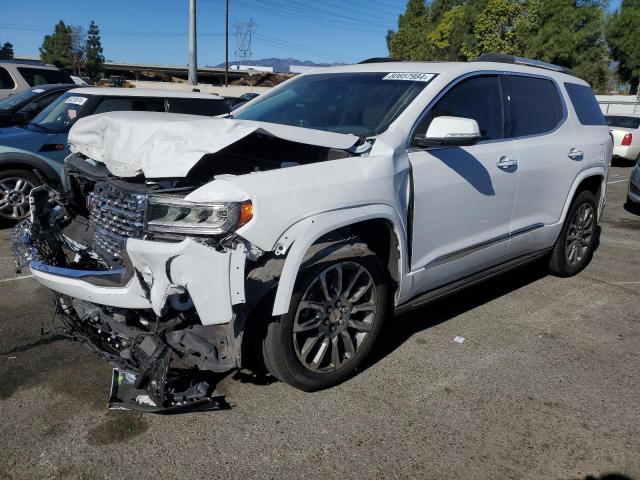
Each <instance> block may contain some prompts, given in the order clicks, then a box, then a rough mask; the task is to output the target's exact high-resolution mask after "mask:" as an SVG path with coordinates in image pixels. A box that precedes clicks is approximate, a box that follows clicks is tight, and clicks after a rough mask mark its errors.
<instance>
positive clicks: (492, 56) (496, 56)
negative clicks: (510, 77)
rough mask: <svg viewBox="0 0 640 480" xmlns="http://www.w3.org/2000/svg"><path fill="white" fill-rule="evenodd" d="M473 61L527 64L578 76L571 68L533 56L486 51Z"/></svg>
mask: <svg viewBox="0 0 640 480" xmlns="http://www.w3.org/2000/svg"><path fill="white" fill-rule="evenodd" d="M471 62H496V63H510V64H515V65H525V66H527V67H536V68H544V69H545V70H553V71H554V72H560V73H566V74H567V75H572V76H574V77H575V76H577V75H576V74H575V73H574V72H573V71H572V70H571V69H569V68H567V67H561V66H560V65H554V64H553V63H548V62H543V61H541V60H534V59H531V58H524V57H516V56H515V55H507V54H504V53H484V54H482V55H479V56H477V57H476V58H474V59H473V60H471Z"/></svg>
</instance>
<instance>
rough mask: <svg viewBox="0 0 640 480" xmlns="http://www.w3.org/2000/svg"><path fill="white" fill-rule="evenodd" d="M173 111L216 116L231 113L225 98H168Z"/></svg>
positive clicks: (170, 109)
mask: <svg viewBox="0 0 640 480" xmlns="http://www.w3.org/2000/svg"><path fill="white" fill-rule="evenodd" d="M167 101H168V102H169V111H170V112H171V113H187V114H189V115H205V116H208V117H215V116H216V115H222V114H224V113H229V107H228V105H227V102H225V101H224V100H218V99H212V100H207V99H204V98H168V99H167Z"/></svg>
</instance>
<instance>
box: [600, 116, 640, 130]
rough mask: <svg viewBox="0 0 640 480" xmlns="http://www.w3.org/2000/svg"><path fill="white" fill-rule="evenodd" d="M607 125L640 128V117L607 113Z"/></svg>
mask: <svg viewBox="0 0 640 480" xmlns="http://www.w3.org/2000/svg"><path fill="white" fill-rule="evenodd" d="M604 119H605V121H606V122H607V125H609V126H610V127H620V128H640V117H625V116H623V115H605V117H604Z"/></svg>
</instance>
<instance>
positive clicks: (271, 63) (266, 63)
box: [216, 58, 344, 72]
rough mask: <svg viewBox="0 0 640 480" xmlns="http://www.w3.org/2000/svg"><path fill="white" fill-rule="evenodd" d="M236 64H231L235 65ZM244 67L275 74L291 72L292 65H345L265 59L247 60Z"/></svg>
mask: <svg viewBox="0 0 640 480" xmlns="http://www.w3.org/2000/svg"><path fill="white" fill-rule="evenodd" d="M234 63H235V62H229V65H233V64H234ZM241 63H242V65H260V66H263V67H273V71H274V72H289V66H290V65H304V66H305V67H334V66H336V65H344V63H315V62H311V61H309V60H297V59H295V58H263V59H259V60H247V61H244V62H241ZM216 67H224V63H220V64H218V65H216Z"/></svg>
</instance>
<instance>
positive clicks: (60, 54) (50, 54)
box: [40, 20, 74, 70]
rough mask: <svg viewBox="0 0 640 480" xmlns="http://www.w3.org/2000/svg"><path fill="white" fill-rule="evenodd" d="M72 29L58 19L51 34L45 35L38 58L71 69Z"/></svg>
mask: <svg viewBox="0 0 640 480" xmlns="http://www.w3.org/2000/svg"><path fill="white" fill-rule="evenodd" d="M73 43H74V39H73V31H72V28H71V27H70V26H67V25H65V23H64V22H63V21H62V20H60V21H59V22H58V23H57V24H56V26H55V28H54V31H53V34H51V35H45V37H44V40H43V41H42V46H41V47H40V58H41V59H42V61H43V62H45V63H51V64H53V65H55V66H56V67H58V68H64V69H67V70H73V63H74V61H73Z"/></svg>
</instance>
